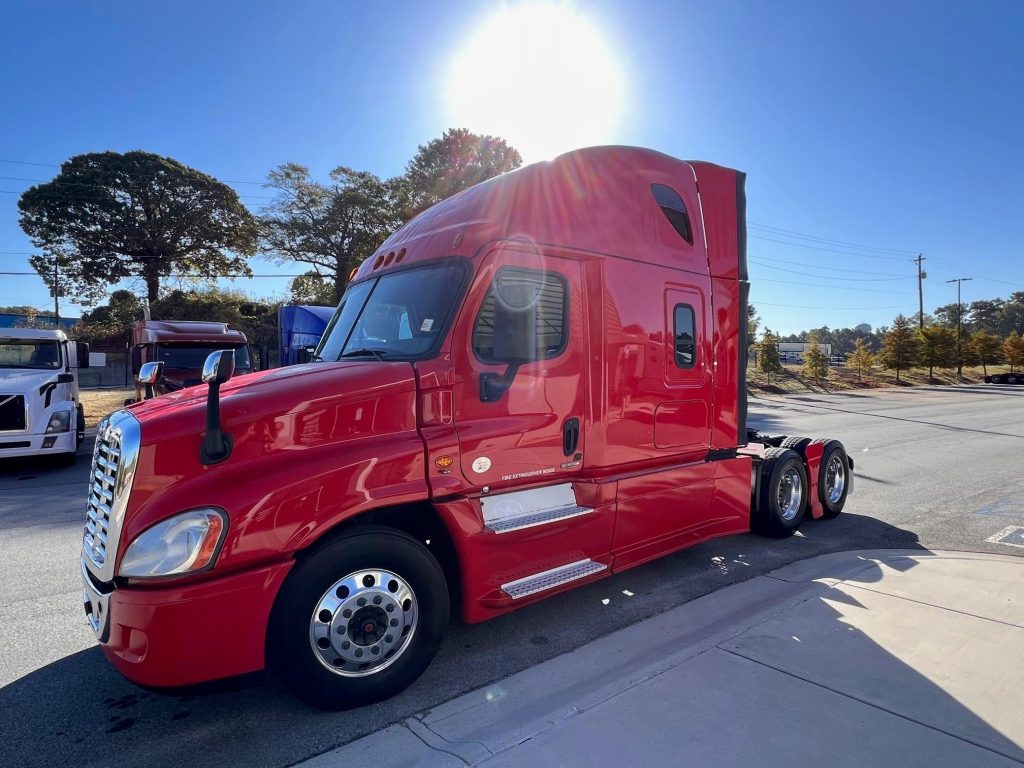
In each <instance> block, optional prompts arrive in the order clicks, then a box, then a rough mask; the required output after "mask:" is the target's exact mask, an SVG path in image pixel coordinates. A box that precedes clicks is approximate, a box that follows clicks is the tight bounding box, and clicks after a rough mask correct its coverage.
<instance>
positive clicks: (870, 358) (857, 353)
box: [846, 338, 875, 381]
mask: <svg viewBox="0 0 1024 768" xmlns="http://www.w3.org/2000/svg"><path fill="white" fill-rule="evenodd" d="M874 362H875V358H874V355H872V354H871V350H870V349H868V345H867V342H866V341H864V339H863V338H860V339H857V340H856V341H855V342H854V349H853V352H850V353H849V354H848V355H847V356H846V363H847V365H849V366H850V367H851V368H856V369H857V381H861V380H862V378H863V376H862V374H863V373H864V371H865V370H867V369H869V368H871V366H872V365H873V364H874Z"/></svg>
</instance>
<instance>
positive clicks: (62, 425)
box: [46, 411, 71, 433]
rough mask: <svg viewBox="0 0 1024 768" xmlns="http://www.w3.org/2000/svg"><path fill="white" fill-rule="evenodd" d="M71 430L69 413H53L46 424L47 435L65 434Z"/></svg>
mask: <svg viewBox="0 0 1024 768" xmlns="http://www.w3.org/2000/svg"><path fill="white" fill-rule="evenodd" d="M69 429H71V411H54V412H53V415H52V416H50V421H49V422H48V423H47V424H46V431H47V433H50V432H67V431H68V430H69Z"/></svg>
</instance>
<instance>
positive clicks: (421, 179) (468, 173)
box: [405, 128, 523, 218]
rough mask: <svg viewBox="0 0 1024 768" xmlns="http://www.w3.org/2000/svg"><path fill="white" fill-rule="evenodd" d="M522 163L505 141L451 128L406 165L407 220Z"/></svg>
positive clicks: (421, 148) (520, 158)
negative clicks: (407, 189) (408, 197)
mask: <svg viewBox="0 0 1024 768" xmlns="http://www.w3.org/2000/svg"><path fill="white" fill-rule="evenodd" d="M522 164H523V158H522V157H521V156H520V155H519V152H517V151H516V150H515V149H514V148H513V147H510V146H509V145H508V144H507V143H506V142H505V140H504V139H501V138H498V137H496V136H478V135H477V134H475V133H470V132H469V131H468V130H466V129H465V128H451V129H449V130H447V131H445V132H444V134H443V135H442V136H441V138H439V139H434V140H433V141H431V142H429V143H428V144H425V145H420V147H419V149H418V150H417V152H416V155H415V156H414V157H413V158H412V160H410V161H409V163H408V165H406V167H405V178H406V180H407V182H408V185H409V195H410V199H409V201H408V205H409V207H408V210H407V211H406V212H405V213H406V218H411V217H412V216H413V215H415V214H416V213H419V212H420V211H422V210H424V209H426V208H429V207H430V206H432V205H434V204H435V203H439V202H440V201H442V200H444V199H446V198H448V197H451V196H452V195H454V194H455V193H456V192H461V191H462V190H464V189H469V188H470V187H472V186H473V185H474V184H479V183H480V182H481V181H486V180H487V179H490V178H492V177H494V176H497V175H498V174H500V173H505V172H506V171H511V170H512V169H514V168H518V167H519V166H520V165H522Z"/></svg>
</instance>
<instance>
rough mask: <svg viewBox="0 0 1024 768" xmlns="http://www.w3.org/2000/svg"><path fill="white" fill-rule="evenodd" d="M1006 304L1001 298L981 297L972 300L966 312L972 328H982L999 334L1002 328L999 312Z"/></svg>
mask: <svg viewBox="0 0 1024 768" xmlns="http://www.w3.org/2000/svg"><path fill="white" fill-rule="evenodd" d="M1005 304H1006V302H1005V301H1003V300H1002V299H981V300H979V301H972V302H971V303H970V305H969V307H970V309H969V311H968V312H967V313H966V314H967V317H968V319H969V322H970V325H971V327H972V328H975V329H979V328H984V329H985V330H986V331H991V332H992V333H996V334H999V333H1000V332H1001V330H1002V328H1001V324H1002V318H1001V317H1000V314H1001V313H1002V311H1003V306H1004V305H1005Z"/></svg>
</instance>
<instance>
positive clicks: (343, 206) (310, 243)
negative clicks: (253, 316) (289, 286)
mask: <svg viewBox="0 0 1024 768" xmlns="http://www.w3.org/2000/svg"><path fill="white" fill-rule="evenodd" d="M330 178H331V183H330V184H321V183H319V182H316V181H313V180H312V178H311V177H310V174H309V169H308V168H306V167H305V166H302V165H298V164H296V163H285V164H284V165H282V166H280V167H279V168H277V170H274V171H271V172H270V173H269V174H268V175H267V179H268V183H267V186H268V187H270V188H272V189H276V190H277V191H278V195H277V198H276V199H275V200H274V202H272V203H271V204H270V205H268V206H267V207H266V208H264V211H263V214H262V215H261V216H260V233H261V245H262V251H263V253H264V254H266V255H267V256H269V257H270V258H271V259H273V260H275V261H277V263H279V264H283V263H285V262H288V261H296V262H300V263H303V264H311V265H312V266H313V267H314V270H313V271H315V272H316V273H317V274H323V275H324V276H325V277H327V278H328V279H329V280H330V281H331V283H332V284H333V288H334V293H333V296H330V297H325V298H329V299H330V300H329V301H327V302H325V303H327V304H334V303H336V302H337V301H338V299H340V298H341V294H342V293H344V290H345V285H346V284H347V283H348V277H349V274H350V273H351V271H352V270H353V269H354V268H355V267H357V266H358V265H359V264H360V263H361V262H362V261H363V259H365V258H366V257H367V256H369V255H370V254H371V253H373V252H374V251H375V250H376V249H377V247H378V246H379V245H380V244H381V243H382V242H383V241H384V239H385V238H386V237H387V236H388V235H389V234H391V232H393V231H394V230H395V229H397V228H398V227H399V226H400V225H401V223H402V219H401V215H400V214H399V211H398V208H399V204H398V201H399V197H400V194H401V182H399V180H396V179H391V180H388V181H382V180H381V179H379V178H377V177H376V176H374V175H373V174H372V173H366V172H365V171H355V170H352V169H351V168H346V167H344V166H339V167H337V168H335V169H334V170H333V171H331V173H330Z"/></svg>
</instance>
